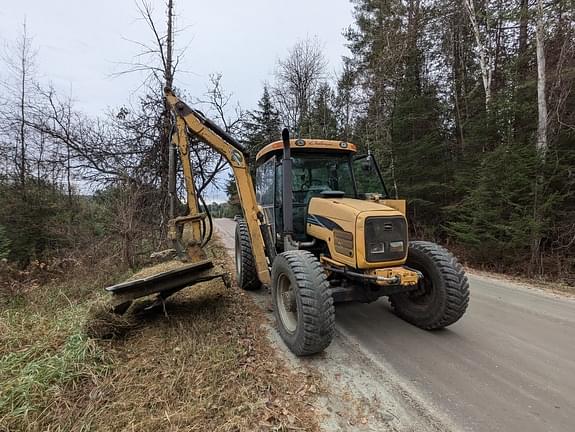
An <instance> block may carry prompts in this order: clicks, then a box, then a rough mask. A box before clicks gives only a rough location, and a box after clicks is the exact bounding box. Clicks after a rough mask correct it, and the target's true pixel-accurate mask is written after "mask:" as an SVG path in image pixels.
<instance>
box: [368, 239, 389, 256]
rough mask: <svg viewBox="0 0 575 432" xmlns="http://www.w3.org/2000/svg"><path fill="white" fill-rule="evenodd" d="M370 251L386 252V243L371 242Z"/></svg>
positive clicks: (374, 252)
mask: <svg viewBox="0 0 575 432" xmlns="http://www.w3.org/2000/svg"><path fill="white" fill-rule="evenodd" d="M369 252H370V253H372V254H376V253H384V252H385V243H384V242H377V243H370V244H369Z"/></svg>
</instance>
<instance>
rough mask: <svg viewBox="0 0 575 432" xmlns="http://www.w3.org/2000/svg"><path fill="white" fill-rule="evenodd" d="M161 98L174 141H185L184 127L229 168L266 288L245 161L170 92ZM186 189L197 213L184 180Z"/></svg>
mask: <svg viewBox="0 0 575 432" xmlns="http://www.w3.org/2000/svg"><path fill="white" fill-rule="evenodd" d="M165 97H166V101H167V102H168V105H169V106H170V107H171V109H172V110H173V112H174V113H175V114H176V118H178V119H180V121H178V122H177V123H176V126H177V127H178V137H185V135H186V130H185V126H187V128H188V129H189V130H190V131H191V132H192V133H193V134H194V135H196V136H197V137H198V138H199V139H200V140H202V141H203V142H205V143H206V144H208V145H209V146H210V147H211V148H213V149H214V150H215V151H217V152H218V153H219V154H221V155H222V156H223V157H224V158H225V159H226V160H227V162H228V163H229V164H230V166H231V167H232V171H233V173H234V177H235V179H236V185H237V188H238V196H239V199H240V204H241V206H242V209H243V210H244V215H245V220H246V223H247V225H248V230H249V234H250V239H251V243H252V250H253V254H254V259H255V262H256V269H257V272H258V277H259V279H260V281H261V282H262V284H264V285H269V283H270V271H269V268H268V262H267V258H266V256H265V248H264V240H263V237H262V233H261V231H260V222H259V220H258V218H257V215H258V205H257V202H256V193H255V190H254V185H253V182H252V177H251V175H250V172H249V169H248V166H247V163H246V160H245V158H244V157H243V155H242V154H241V153H240V152H239V151H238V150H236V149H235V148H234V146H232V145H231V144H230V143H228V142H227V141H225V140H224V139H223V138H222V137H220V136H219V135H217V134H216V133H214V132H213V131H212V130H211V129H209V128H207V127H205V126H204V125H203V124H202V122H201V121H200V119H199V118H198V117H197V116H196V115H195V114H194V113H193V111H191V110H190V109H189V108H188V107H187V106H186V105H185V104H184V103H183V102H182V101H180V100H179V99H178V97H177V96H176V95H174V93H173V92H172V91H171V90H170V89H166V90H165ZM182 108H185V109H182ZM182 113H183V114H182ZM183 142H186V143H187V139H185V140H182V139H181V138H178V144H180V143H183ZM191 179H192V172H191V167H190V169H189V180H190V181H191ZM192 184H193V182H192ZM186 188H187V189H188V199H189V200H191V201H193V203H191V204H192V206H195V207H194V208H196V209H197V208H198V204H197V197H196V196H195V193H192V195H190V189H191V190H192V191H193V187H192V188H190V186H189V184H188V179H186ZM188 206H190V202H188ZM191 209H192V207H190V211H191ZM196 211H197V210H196Z"/></svg>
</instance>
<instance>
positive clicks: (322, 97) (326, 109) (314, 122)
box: [302, 83, 338, 139]
mask: <svg viewBox="0 0 575 432" xmlns="http://www.w3.org/2000/svg"><path fill="white" fill-rule="evenodd" d="M334 97H335V96H334V94H333V90H332V89H331V87H330V86H329V84H328V83H323V84H321V85H320V86H319V87H318V89H317V93H316V95H315V98H314V100H313V102H312V106H311V109H310V111H309V113H308V115H307V117H306V119H305V120H304V126H303V127H302V129H303V130H304V131H308V133H307V134H308V136H309V137H310V138H321V139H336V138H337V137H338V127H337V118H336V114H335V110H334V107H333V100H334Z"/></svg>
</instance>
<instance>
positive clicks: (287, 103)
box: [272, 39, 327, 130]
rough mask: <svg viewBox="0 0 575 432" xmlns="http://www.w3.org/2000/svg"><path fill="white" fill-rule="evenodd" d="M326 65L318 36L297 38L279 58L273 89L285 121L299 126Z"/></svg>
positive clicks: (287, 123) (298, 127)
mask: <svg viewBox="0 0 575 432" xmlns="http://www.w3.org/2000/svg"><path fill="white" fill-rule="evenodd" d="M326 67H327V62H326V60H325V58H324V56H323V53H322V49H321V45H320V42H319V40H318V39H305V40H303V41H300V42H297V43H296V44H295V45H294V46H293V48H291V49H290V51H289V53H288V56H287V57H286V58H285V59H283V60H279V61H278V65H277V71H276V83H275V85H274V86H273V88H272V93H273V96H274V99H275V102H276V106H277V107H278V108H279V110H280V112H281V114H282V117H283V120H284V122H285V123H286V125H289V126H290V127H292V128H296V129H297V130H299V129H300V128H301V126H302V123H303V119H304V118H305V117H306V115H307V113H308V111H309V107H310V103H311V99H312V97H313V95H314V94H315V91H316V90H317V88H318V86H319V84H320V83H321V81H322V80H323V79H324V78H325V69H326Z"/></svg>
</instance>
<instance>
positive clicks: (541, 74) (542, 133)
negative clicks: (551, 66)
mask: <svg viewBox="0 0 575 432" xmlns="http://www.w3.org/2000/svg"><path fill="white" fill-rule="evenodd" d="M544 30H545V29H544V23H543V0H537V25H536V28H535V43H536V46H537V112H538V122H537V151H538V152H539V155H540V157H541V159H542V160H545V155H546V153H547V101H546V97H545V85H546V81H547V77H546V75H545V42H544V39H545V33H544Z"/></svg>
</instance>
